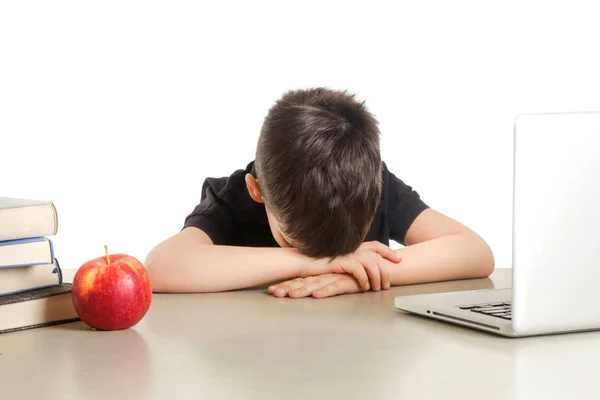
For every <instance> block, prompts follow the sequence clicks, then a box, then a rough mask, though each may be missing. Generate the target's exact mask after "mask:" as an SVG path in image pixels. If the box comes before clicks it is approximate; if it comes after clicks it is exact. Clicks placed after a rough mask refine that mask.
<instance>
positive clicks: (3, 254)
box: [0, 237, 54, 268]
mask: <svg viewBox="0 0 600 400" xmlns="http://www.w3.org/2000/svg"><path fill="white" fill-rule="evenodd" d="M53 261H54V246H53V243H52V240H50V239H48V238H46V237H35V238H25V239H13V240H5V241H0V268H9V267H11V268H12V267H27V266H31V265H38V264H50V263H52V262H53Z"/></svg>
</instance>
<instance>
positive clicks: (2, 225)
mask: <svg viewBox="0 0 600 400" xmlns="http://www.w3.org/2000/svg"><path fill="white" fill-rule="evenodd" d="M57 231H58V214H57V212H56V207H55V206H54V203H52V202H51V201H41V200H29V199H18V198H12V197H0V240H2V241H4V240H11V239H23V238H30V237H38V236H53V235H56V233H57Z"/></svg>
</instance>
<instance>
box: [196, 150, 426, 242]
mask: <svg viewBox="0 0 600 400" xmlns="http://www.w3.org/2000/svg"><path fill="white" fill-rule="evenodd" d="M246 174H252V175H254V176H256V174H255V171H254V161H251V162H249V163H248V164H247V165H246V167H245V168H243V169H242V168H240V169H237V170H235V171H233V172H232V173H231V174H230V175H228V176H222V177H209V178H206V179H205V180H204V182H203V184H202V191H201V199H200V202H199V204H197V205H196V206H195V208H194V210H193V211H192V212H191V213H189V214H188V215H187V217H186V219H185V223H184V228H185V227H188V226H195V227H198V228H200V229H203V230H204V231H205V232H207V233H208V234H209V236H211V238H212V240H213V242H214V243H215V244H253V245H260V246H263V245H265V246H266V245H276V242H275V241H274V239H273V237H272V235H271V232H270V230H269V223H268V219H267V215H266V212H265V206H264V204H262V203H258V202H256V201H254V200H253V199H252V198H251V197H250V194H249V193H248V189H247V187H246ZM382 185H383V186H382V193H381V199H380V203H379V206H378V208H377V212H376V215H375V218H374V220H373V223H372V226H371V229H370V231H369V234H368V236H367V240H377V241H380V242H382V243H385V244H387V243H388V239H389V238H392V239H394V240H396V241H398V242H401V243H402V241H403V239H404V234H405V233H406V231H407V230H408V228H409V226H410V225H411V224H412V222H413V221H414V219H415V218H416V217H417V216H418V215H419V214H420V213H421V212H422V211H423V210H425V209H426V208H428V206H427V205H426V204H425V203H424V202H423V200H421V198H420V196H419V194H418V193H417V192H416V191H415V190H414V189H413V188H412V187H411V186H409V185H407V184H405V183H404V182H403V181H402V180H401V179H399V178H398V177H396V176H395V175H394V174H393V173H392V172H390V171H389V169H388V167H387V165H386V164H385V163H383V168H382Z"/></svg>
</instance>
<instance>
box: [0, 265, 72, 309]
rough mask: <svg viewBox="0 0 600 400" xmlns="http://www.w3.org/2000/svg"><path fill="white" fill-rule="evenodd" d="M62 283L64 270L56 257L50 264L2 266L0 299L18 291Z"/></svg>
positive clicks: (0, 272) (0, 269) (0, 270)
mask: <svg viewBox="0 0 600 400" xmlns="http://www.w3.org/2000/svg"><path fill="white" fill-rule="evenodd" d="M61 283H62V271H61V270H60V265H59V263H58V261H57V260H56V259H55V260H54V262H52V263H49V264H40V265H31V266H27V267H10V268H0V299H1V298H2V297H4V296H10V295H12V294H16V293H21V292H26V291H30V290H35V289H40V288H45V287H50V286H58V285H60V284H61Z"/></svg>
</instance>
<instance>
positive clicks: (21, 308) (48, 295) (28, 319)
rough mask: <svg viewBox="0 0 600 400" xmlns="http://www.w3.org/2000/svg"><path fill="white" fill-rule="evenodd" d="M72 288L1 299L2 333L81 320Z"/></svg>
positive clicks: (17, 294)
mask: <svg viewBox="0 0 600 400" xmlns="http://www.w3.org/2000/svg"><path fill="white" fill-rule="evenodd" d="M71 289H72V286H71V284H70V283H62V284H60V285H57V286H53V287H48V288H43V289H38V290H32V291H29V292H24V293H16V294H12V295H10V296H3V297H0V334H1V333H9V332H16V331H22V330H25V329H34V328H41V327H45V326H51V325H57V324H64V323H68V322H75V321H79V320H80V318H79V316H78V315H77V312H76V311H75V307H74V306H73V300H72V298H71Z"/></svg>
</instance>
